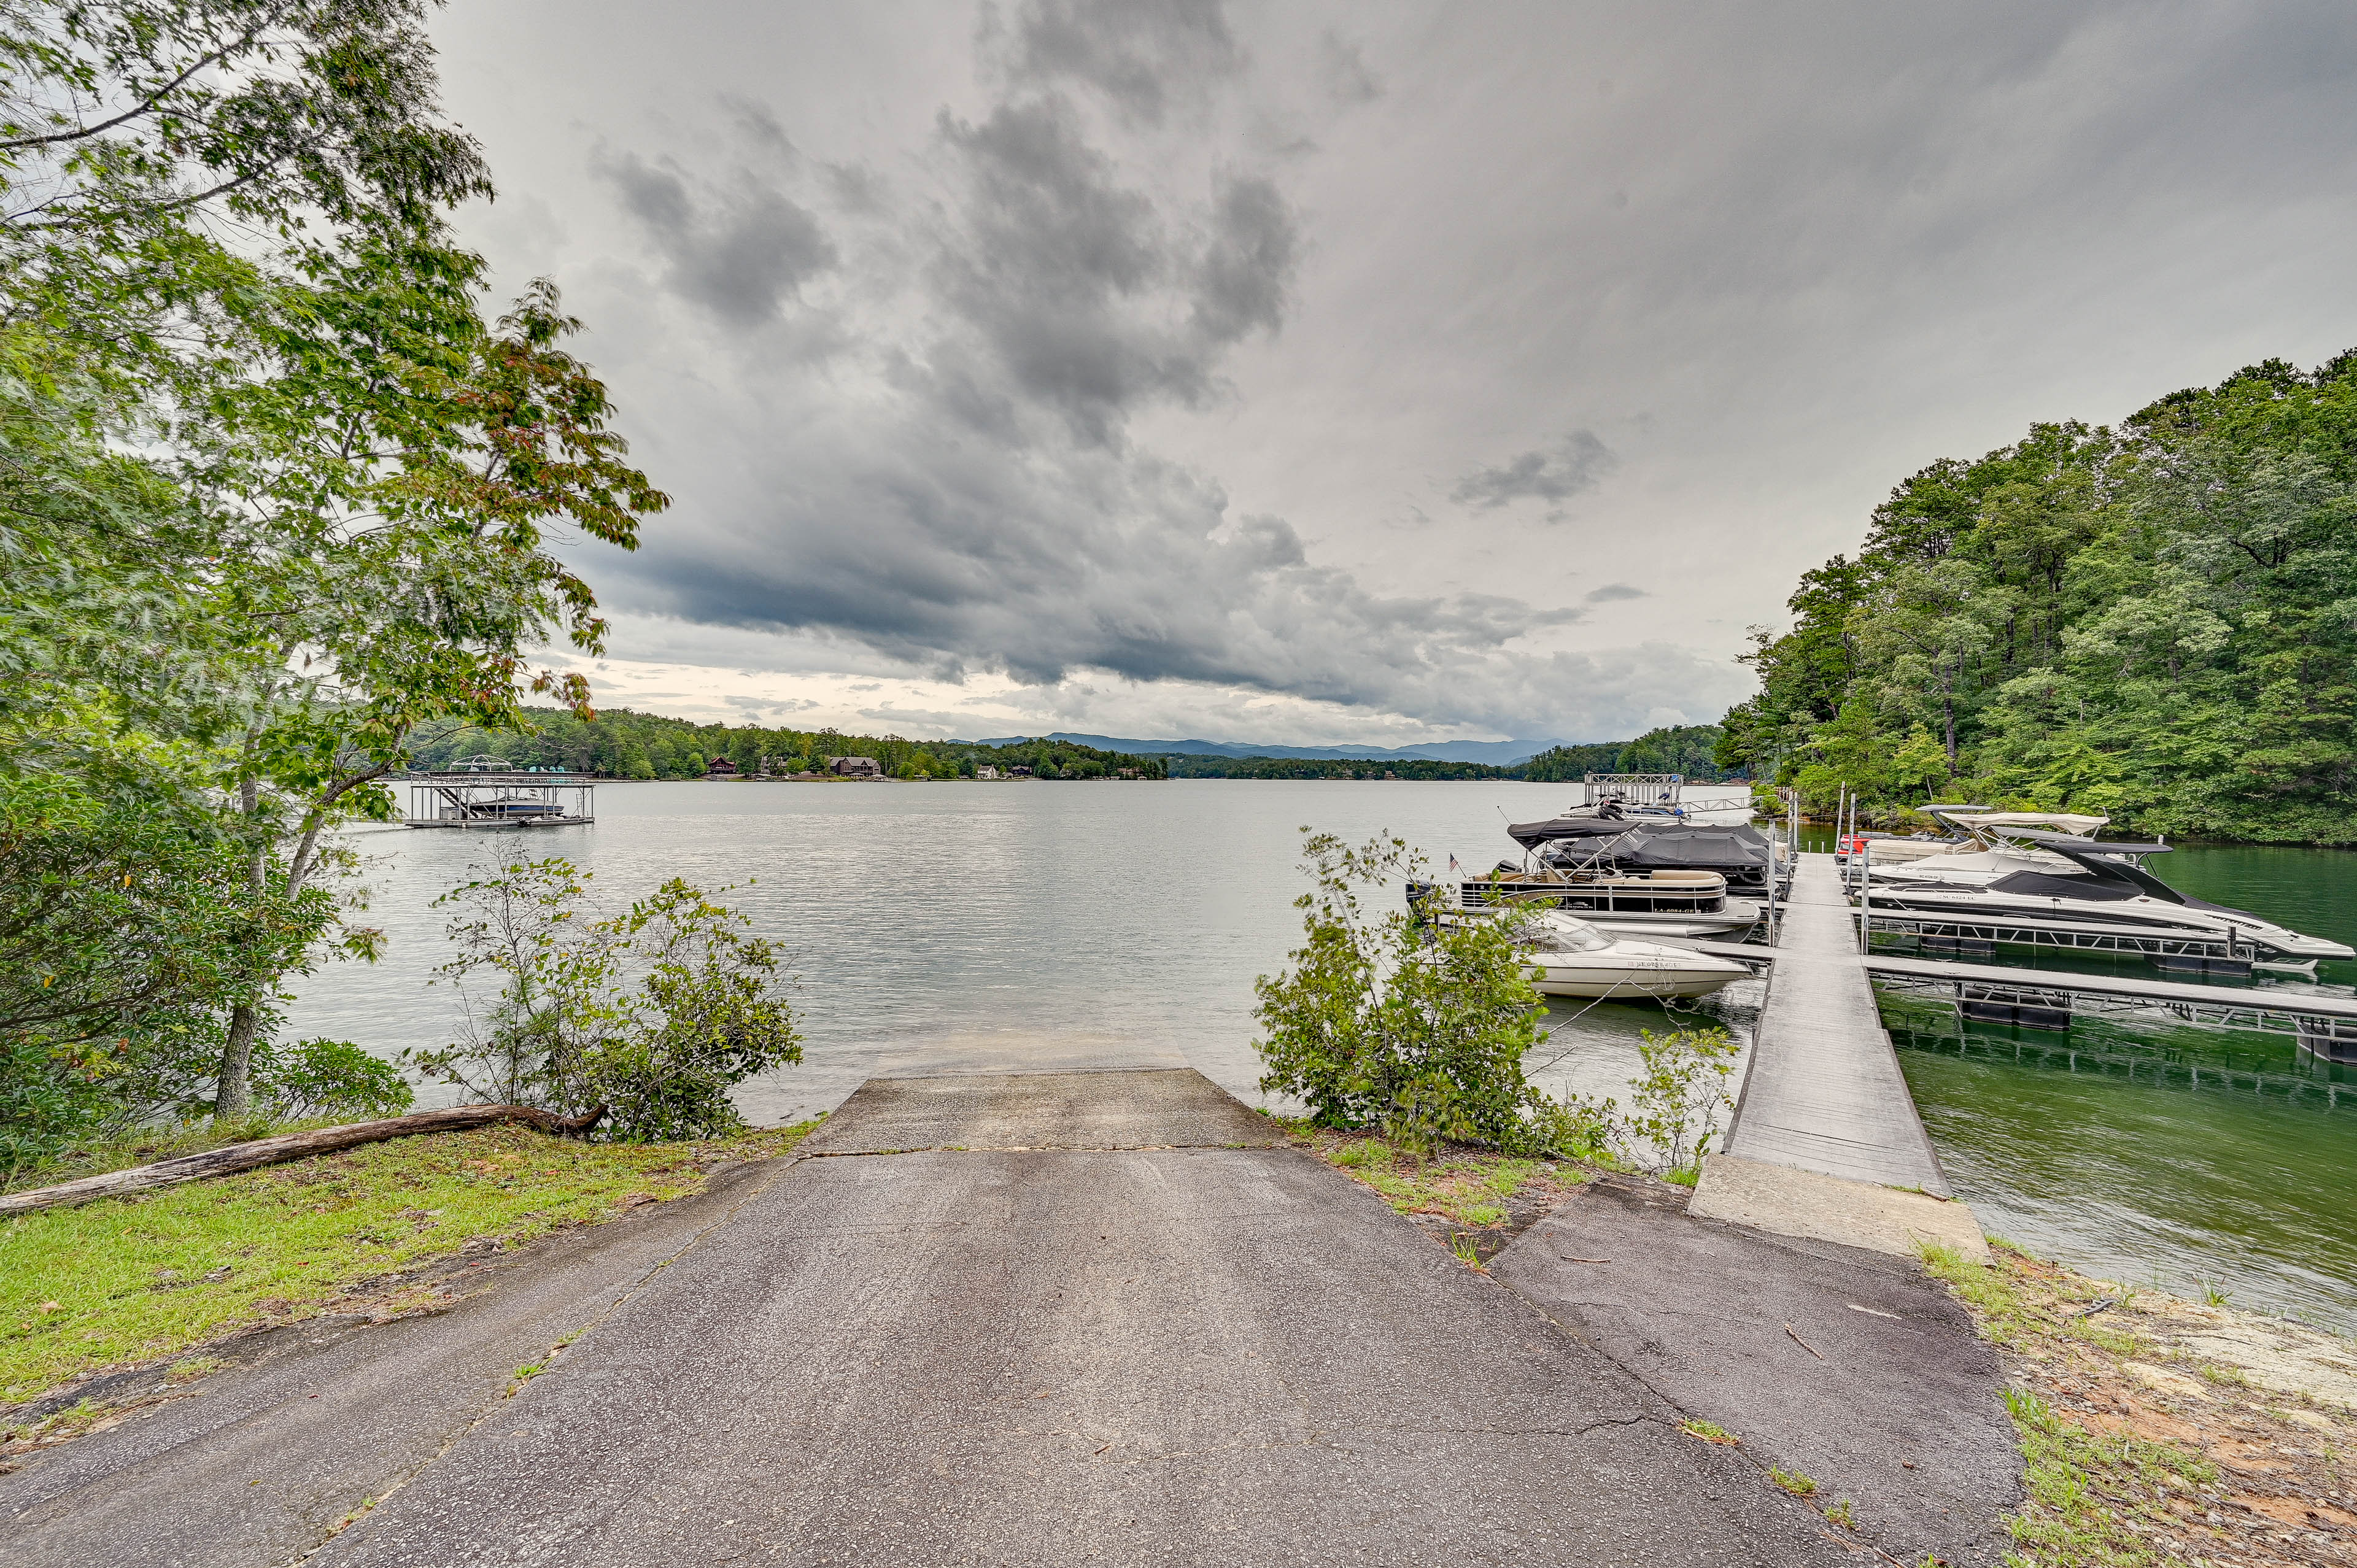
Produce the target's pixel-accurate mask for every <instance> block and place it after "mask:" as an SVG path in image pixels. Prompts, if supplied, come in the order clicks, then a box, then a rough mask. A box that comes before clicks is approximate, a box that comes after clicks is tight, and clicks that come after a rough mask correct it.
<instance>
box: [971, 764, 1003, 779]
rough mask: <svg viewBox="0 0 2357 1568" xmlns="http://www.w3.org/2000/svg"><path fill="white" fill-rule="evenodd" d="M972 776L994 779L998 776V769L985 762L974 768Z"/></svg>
mask: <svg viewBox="0 0 2357 1568" xmlns="http://www.w3.org/2000/svg"><path fill="white" fill-rule="evenodd" d="M974 777H975V778H976V779H996V778H997V777H998V769H997V768H993V767H992V766H991V765H990V764H989V763H987V762H985V763H983V764H981V765H980V766H978V767H976V768H974Z"/></svg>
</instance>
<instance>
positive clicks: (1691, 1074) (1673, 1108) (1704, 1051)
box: [1582, 1028, 1742, 1187]
mask: <svg viewBox="0 0 2357 1568" xmlns="http://www.w3.org/2000/svg"><path fill="white" fill-rule="evenodd" d="M1641 1038H1642V1040H1643V1043H1642V1044H1641V1045H1640V1046H1639V1047H1637V1055H1638V1058H1640V1059H1641V1061H1643V1063H1644V1064H1645V1070H1644V1073H1643V1074H1642V1075H1641V1077H1640V1078H1639V1079H1637V1081H1636V1084H1635V1087H1634V1089H1633V1090H1632V1091H1631V1094H1630V1101H1631V1109H1632V1110H1633V1111H1634V1112H1635V1114H1634V1115H1630V1116H1623V1115H1622V1114H1621V1113H1620V1104H1619V1102H1618V1101H1611V1100H1607V1101H1602V1102H1601V1103H1600V1104H1598V1105H1594V1106H1583V1107H1582V1109H1583V1110H1586V1111H1587V1112H1589V1113H1590V1114H1592V1115H1593V1116H1594V1118H1595V1120H1596V1123H1597V1125H1598V1129H1599V1130H1600V1132H1601V1133H1602V1141H1603V1142H1604V1143H1605V1144H1608V1145H1609V1147H1610V1149H1611V1152H1612V1154H1613V1155H1614V1156H1615V1157H1616V1158H1617V1159H1618V1160H1619V1161H1620V1162H1621V1163H1623V1164H1626V1165H1635V1166H1637V1167H1638V1168H1640V1169H1641V1170H1646V1171H1650V1172H1652V1174H1653V1175H1655V1176H1661V1177H1662V1178H1663V1179H1664V1180H1666V1181H1673V1182H1677V1183H1679V1184H1681V1185H1683V1186H1687V1187H1691V1186H1692V1185H1694V1182H1695V1177H1696V1176H1698V1175H1699V1174H1700V1172H1701V1169H1702V1157H1703V1155H1706V1154H1707V1153H1708V1152H1709V1150H1710V1140H1711V1137H1712V1134H1713V1133H1714V1131H1715V1130H1716V1128H1717V1120H1718V1113H1719V1112H1721V1111H1724V1110H1727V1109H1728V1108H1730V1107H1731V1106H1732V1105H1733V1104H1734V1100H1733V1098H1732V1097H1731V1096H1730V1095H1728V1093H1727V1078H1728V1076H1729V1075H1730V1074H1732V1073H1733V1072H1734V1071H1735V1061H1736V1058H1737V1057H1738V1056H1739V1055H1741V1054H1742V1053H1741V1048H1740V1047H1738V1046H1737V1045H1736V1044H1735V1042H1734V1041H1733V1040H1731V1039H1729V1038H1728V1037H1727V1031H1726V1030H1724V1029H1719V1028H1703V1029H1678V1030H1674V1031H1673V1032H1672V1033H1670V1034H1667V1035H1656V1034H1654V1033H1653V1032H1652V1030H1651V1029H1646V1030H1643V1031H1641Z"/></svg>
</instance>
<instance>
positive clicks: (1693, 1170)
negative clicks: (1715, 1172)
mask: <svg viewBox="0 0 2357 1568" xmlns="http://www.w3.org/2000/svg"><path fill="white" fill-rule="evenodd" d="M1662 1179H1663V1181H1665V1182H1668V1183H1670V1184H1671V1185H1672V1186H1674V1187H1692V1186H1694V1184H1695V1183H1696V1182H1698V1181H1700V1180H1702V1167H1701V1166H1700V1165H1680V1166H1679V1167H1678V1168H1677V1169H1675V1170H1669V1171H1663V1173H1662Z"/></svg>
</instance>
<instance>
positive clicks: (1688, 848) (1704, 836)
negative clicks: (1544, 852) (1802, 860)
mask: <svg viewBox="0 0 2357 1568" xmlns="http://www.w3.org/2000/svg"><path fill="white" fill-rule="evenodd" d="M1561 830H1570V831H1561ZM1507 831H1508V832H1512V834H1513V835H1514V838H1515V840H1516V841H1517V842H1519V843H1522V844H1523V845H1524V846H1525V847H1526V848H1532V849H1535V848H1537V847H1538V846H1539V845H1541V844H1544V843H1563V844H1566V846H1567V847H1566V850H1565V851H1564V852H1563V854H1566V855H1568V856H1571V857H1574V858H1578V857H1581V856H1582V853H1583V852H1582V849H1581V848H1580V847H1579V846H1578V845H1577V841H1578V840H1580V839H1596V838H1606V837H1609V838H1612V839H1613V840H1614V841H1615V842H1614V843H1613V845H1612V858H1613V860H1614V862H1615V863H1616V864H1618V865H1620V866H1621V867H1622V868H1623V869H1626V870H1641V869H1644V868H1648V867H1650V868H1652V869H1655V870H1662V871H1672V870H1675V871H1717V872H1728V871H1740V870H1743V869H1745V868H1747V867H1762V868H1764V867H1765V866H1766V865H1767V864H1768V840H1767V839H1766V838H1765V837H1764V836H1763V835H1762V834H1761V833H1760V831H1759V830H1758V829H1757V828H1740V827H1681V826H1676V825H1656V824H1654V823H1652V822H1625V821H1624V822H1609V823H1602V824H1598V821H1597V819H1596V818H1593V817H1558V818H1556V819H1555V821H1554V822H1526V823H1523V824H1520V825H1518V826H1515V827H1512V828H1510V829H1508V830H1507ZM1525 834H1529V835H1531V836H1529V837H1524V835H1525ZM1596 847H1598V848H1600V847H1601V846H1600V845H1598V846H1596Z"/></svg>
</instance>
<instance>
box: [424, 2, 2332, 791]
mask: <svg viewBox="0 0 2357 1568" xmlns="http://www.w3.org/2000/svg"><path fill="white" fill-rule="evenodd" d="M436 36H437V38H438V39H439V41H440V44H441V47H442V49H443V58H444V67H445V72H446V79H447V100H448V105H449V108H450V111H451V113H453V115H454V116H455V117H456V118H457V119H458V120H460V121H461V122H463V123H464V124H466V125H467V127H468V129H469V130H471V131H472V132H473V133H474V134H476V135H477V136H478V137H479V138H480V140H481V141H482V143H483V144H484V146H485V148H486V149H487V151H488V152H489V154H490V159H491V162H492V166H493V168H494V170H495V171H496V174H497V176H498V179H499V184H500V198H499V199H498V201H497V202H496V203H495V204H493V205H491V206H489V207H486V208H480V209H470V210H469V211H468V213H467V214H465V215H464V220H463V227H464V230H465V232H466V234H467V236H468V239H469V240H470V242H473V243H476V244H478V245H479V246H481V247H482V248H483V249H484V250H485V251H486V252H487V253H489V254H490V257H491V258H492V260H493V262H494V263H495V264H496V266H497V267H498V269H499V273H500V280H501V284H502V286H503V287H505V288H507V289H509V290H510V291H512V290H513V289H515V288H516V287H519V286H521V285H522V283H523V282H524V281H525V280H527V279H529V278H530V277H532V276H533V275H535V274H548V275H550V276H552V277H554V279H555V280H556V281H557V282H558V283H559V284H560V285H562V286H563V288H564V290H565V298H566V301H567V304H568V306H570V307H571V308H572V309H573V310H575V311H576V313H577V314H579V315H581V316H582V317H586V318H587V321H588V323H589V331H588V332H587V335H586V337H585V338H583V339H582V340H581V342H580V344H579V348H580V351H581V352H582V353H583V355H584V356H585V357H586V358H587V359H588V360H591V362H592V363H594V364H595V365H596V366H597V369H598V370H599V371H600V372H601V373H602V374H603V375H604V376H605V377H606V379H607V381H608V383H609V385H610V386H611V387H612V389H613V391H614V393H615V395H616V398H617V400H618V402H619V404H620V406H621V409H622V411H623V413H622V424H623V428H624V429H625V431H626V433H627V434H628V435H630V439H631V441H632V443H633V451H634V453H635V455H636V456H637V457H638V458H639V459H640V462H641V463H642V465H643V466H644V467H646V468H647V469H648V470H649V471H650V473H651V475H652V477H653V478H654V479H655V480H656V482H657V483H659V484H660V485H662V487H663V488H664V489H668V490H669V491H670V492H671V493H672V494H673V497H674V498H675V503H674V505H673V509H672V510H671V511H670V512H669V513H667V514H665V515H664V516H662V518H659V519H657V520H655V521H654V522H653V523H652V524H651V526H650V527H649V529H648V531H647V543H646V546H645V548H643V549H642V550H640V552H639V553H637V554H636V555H633V556H624V555H622V554H620V553H617V552H614V551H611V550H608V549H605V548H604V547H601V546H585V547H584V548H583V549H582V550H581V551H580V552H579V553H578V559H579V561H580V562H581V564H583V565H584V566H585V567H586V568H587V572H588V575H590V577H591V578H592V580H593V581H594V582H595V584H596V585H597V588H598V590H599V592H600V595H601V596H602V597H603V599H604V600H605V602H606V603H607V605H608V607H609V609H610V610H611V611H613V612H614V614H613V619H614V636H613V639H612V650H611V657H609V658H608V659H606V660H603V661H601V662H599V663H598V664H597V665H596V666H595V667H594V668H592V669H591V670H590V673H591V677H592V681H593V684H594V685H595V686H596V688H597V692H598V693H599V697H600V700H601V701H603V702H605V703H609V704H617V705H629V706H634V707H640V708H643V709H649V710H652V711H657V712H665V713H673V714H683V715H686V716H691V717H698V718H709V717H728V718H730V719H732V720H737V721H740V722H741V721H742V720H744V719H747V718H753V719H758V720H759V721H761V722H768V723H791V724H793V725H797V726H798V727H814V726H815V725H819V724H823V723H830V722H831V723H834V724H836V725H841V726H842V727H844V728H846V729H852V730H860V731H867V732H880V731H885V730H892V731H897V732H898V733H900V734H903V735H908V736H968V737H974V736H998V735H1008V734H1018V733H1042V732H1045V731H1048V730H1051V729H1066V730H1082V731H1090V732H1095V733H1101V734H1112V735H1119V736H1148V737H1180V736H1206V737H1211V738H1217V739H1240V740H1251V741H1285V742H1297V743H1304V744H1325V743H1345V742H1350V743H1365V744H1370V745H1403V744H1410V743H1414V742H1419V741H1428V740H1438V739H1455V738H1468V739H1496V738H1507V737H1512V738H1541V737H1548V738H1555V737H1559V738H1565V739H1573V740H1587V739H1609V738H1620V737H1624V736H1629V735H1632V734H1634V733H1636V732H1638V731H1639V730H1641V729H1643V728H1645V727H1647V726H1648V725H1653V724H1661V723H1678V722H1704V721H1707V720H1711V719H1715V718H1716V717H1717V715H1718V714H1719V713H1720V712H1722V711H1723V710H1724V708H1725V707H1726V705H1727V703H1728V702H1730V701H1732V700H1735V699H1737V698H1739V697H1740V696H1741V695H1742V694H1743V693H1744V692H1745V691H1746V690H1747V687H1748V682H1747V681H1746V679H1745V673H1744V671H1742V670H1741V668H1740V667H1739V666H1738V665H1736V664H1735V663H1734V662H1733V656H1734V655H1735V654H1736V653H1737V652H1738V651H1740V650H1741V649H1742V647H1743V646H1744V630H1745V628H1747V627H1748V626H1749V625H1752V624H1754V623H1759V622H1768V623H1774V624H1781V618H1782V617H1783V613H1784V611H1783V600H1784V597H1785V596H1786V595H1787V594H1788V593H1789V592H1790V591H1791V588H1792V579H1793V577H1794V576H1795V575H1797V574H1798V573H1799V572H1801V571H1802V570H1803V569H1805V568H1806V567H1808V566H1810V565H1813V564H1815V563H1817V562H1818V561H1820V560H1822V559H1824V557H1825V556H1826V555H1828V554H1830V553H1833V552H1835V551H1837V550H1846V549H1852V548H1855V546H1856V545H1857V542H1858V541H1859V539H1860V537H1861V536H1862V534H1863V532H1864V530H1865V527H1866V522H1867V513H1868V512H1869V510H1871V509H1872V507H1873V506H1874V505H1875V503H1876V502H1877V501H1878V500H1879V499H1881V498H1882V497H1883V496H1884V495H1885V494H1887V493H1888V492H1889V489H1890V488H1891V487H1892V486H1893V485H1894V484H1896V483H1897V482H1898V481H1899V480H1900V479H1901V478H1904V477H1905V476H1906V475H1907V474H1909V473H1910V472H1912V471H1913V470H1914V469H1916V468H1918V467H1921V466H1922V465H1924V464H1925V463H1928V462H1931V461H1932V460H1934V459H1936V458H1940V457H1943V456H1975V455H1977V454H1979V453H1981V452H1983V451H1986V450H1987V449H1989V448H1991V447H1993V446H2000V445H2002V444H2004V443H2006V442H2007V441H2009V440H2012V439H2015V438H2017V437H2018V435H2020V434H2021V433H2022V432H2023V431H2024V430H2025V429H2026V427H2027V426H2028V424H2029V423H2030V422H2031V421H2033V420H2041V419H2056V418H2067V417H2080V418H2084V419H2088V420H2091V421H2096V422H2111V421H2115V420H2117V419H2118V418H2120V417H2121V416H2123V415H2124V414H2126V413H2130V412H2133V411H2134V410H2135V409H2136V408H2137V407H2139V406H2141V405H2142V404H2143V403H2146V402H2147V401H2149V400H2150V399H2151V398H2153V397H2155V396H2158V395H2159V394H2160V393H2163V392H2169V391H2171V390H2173V389H2176V388H2178V387H2180V386H2186V385H2190V384H2194V383H2198V382H2205V381H2217V380H2219V379H2221V378H2222V377H2224V376H2225V375H2227V374H2230V373H2231V372H2232V371H2234V370H2235V369H2236V368H2238V367H2239V366H2242V365H2244V364H2246V363H2249V362H2252V361H2254V360H2260V359H2264V358H2266V357H2269V356H2281V357H2283V358H2287V359H2290V360H2296V361H2298V362H2299V363H2301V364H2303V365H2312V364H2314V363H2317V362H2319V361H2320V360H2323V359H2325V358H2328V357H2329V356H2330V355H2331V354H2333V353H2335V352H2337V351H2339V350H2341V349H2345V348H2349V347H2351V346H2352V344H2357V200H2352V173H2357V111H2353V110H2352V105H2353V104H2357V6H2352V5H2349V4H2347V3H2346V0H2325V3H2320V4H2294V3H2287V0H2269V3H2266V4H2252V5H2166V4H2152V3H2138V4H2133V5H2061V4H2053V3H2050V0H2040V3H2038V4H2025V5H1987V4H1978V5H1947V6H1932V5H1904V6H1898V5H1889V4H1887V3H1884V0H1875V3H1872V4H1858V5H1742V6H1736V5H1715V6H1707V7H1705V6H1679V5H1663V4H1646V5H1627V4H1620V5H1572V4H1563V3H1548V4H1534V5H1389V4H1380V3H1373V0H1351V4H1348V5H1344V4H1339V3H1333V4H1325V5H1316V4H1308V3H1305V0H1286V3H1284V4H1275V3H1273V0H1272V3H1266V4H1258V3H1254V4H1245V3H1238V4H1228V5H1221V4H1216V3H1195V0H1002V3H1000V4H996V5H981V6H976V5H972V4H916V3H905V4H904V3H897V0H862V3H861V4H858V5H844V4H840V3H833V4H825V5H794V4H778V3H775V0H763V3H759V4H753V3H749V0H745V3H737V4H723V3H718V0H713V3H707V4H695V3H693V0H675V3H673V4H671V5H662V6H652V5H642V4H630V5H622V4H604V3H593V0H456V3H455V4H454V5H452V7H451V9H450V10H449V11H448V12H447V13H445V14H444V16H443V19H442V20H441V22H440V23H439V24H438V26H437V29H436Z"/></svg>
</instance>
